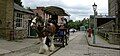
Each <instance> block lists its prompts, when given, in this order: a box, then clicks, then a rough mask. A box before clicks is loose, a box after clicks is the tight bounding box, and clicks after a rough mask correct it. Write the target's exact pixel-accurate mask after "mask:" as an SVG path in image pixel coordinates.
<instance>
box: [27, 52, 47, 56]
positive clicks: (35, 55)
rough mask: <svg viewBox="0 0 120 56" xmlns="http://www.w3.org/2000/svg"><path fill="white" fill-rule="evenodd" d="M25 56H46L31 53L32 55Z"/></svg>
mask: <svg viewBox="0 0 120 56" xmlns="http://www.w3.org/2000/svg"><path fill="white" fill-rule="evenodd" d="M26 56H47V55H44V54H38V53H32V54H29V55H26Z"/></svg>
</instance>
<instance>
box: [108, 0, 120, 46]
mask: <svg viewBox="0 0 120 56" xmlns="http://www.w3.org/2000/svg"><path fill="white" fill-rule="evenodd" d="M108 9H109V10H108V12H109V16H115V17H116V19H115V21H114V22H115V26H114V28H115V31H114V33H111V35H110V38H111V41H110V42H111V43H114V44H120V0H108Z"/></svg>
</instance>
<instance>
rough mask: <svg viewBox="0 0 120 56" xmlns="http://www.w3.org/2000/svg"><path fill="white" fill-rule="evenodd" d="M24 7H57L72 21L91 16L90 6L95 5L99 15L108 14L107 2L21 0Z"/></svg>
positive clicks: (86, 0)
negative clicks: (69, 16)
mask: <svg viewBox="0 0 120 56" xmlns="http://www.w3.org/2000/svg"><path fill="white" fill-rule="evenodd" d="M22 2H23V5H24V6H25V7H31V8H36V7H38V6H58V7H61V8H63V9H64V10H65V11H67V12H68V13H69V14H70V15H71V19H73V20H82V19H83V18H85V17H89V15H91V14H93V8H92V5H93V4H94V2H95V3H96V4H97V6H98V8H97V11H98V13H100V14H107V13H108V0H22Z"/></svg>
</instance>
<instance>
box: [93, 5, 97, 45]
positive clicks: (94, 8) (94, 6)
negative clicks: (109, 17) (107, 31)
mask: <svg viewBox="0 0 120 56" xmlns="http://www.w3.org/2000/svg"><path fill="white" fill-rule="evenodd" d="M92 6H93V10H94V33H93V44H95V35H96V20H95V16H96V15H97V11H96V9H97V5H96V4H95V3H94V5H92Z"/></svg>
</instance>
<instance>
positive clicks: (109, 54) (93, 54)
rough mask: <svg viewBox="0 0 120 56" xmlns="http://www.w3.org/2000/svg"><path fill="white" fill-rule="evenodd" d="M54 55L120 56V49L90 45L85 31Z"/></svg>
mask: <svg viewBox="0 0 120 56" xmlns="http://www.w3.org/2000/svg"><path fill="white" fill-rule="evenodd" d="M52 56H120V50H113V49H105V48H99V47H91V46H88V43H87V40H86V38H85V36H84V33H83V32H79V34H78V36H77V37H76V38H75V39H73V40H72V41H71V42H70V43H69V44H68V46H66V47H65V48H62V49H60V50H59V51H57V52H56V53H54V54H53V55H52Z"/></svg>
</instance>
